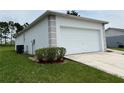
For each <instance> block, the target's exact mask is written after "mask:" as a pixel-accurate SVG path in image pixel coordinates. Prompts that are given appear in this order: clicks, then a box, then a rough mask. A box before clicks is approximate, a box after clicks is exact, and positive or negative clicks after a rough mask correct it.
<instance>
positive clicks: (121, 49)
mask: <svg viewBox="0 0 124 93" xmlns="http://www.w3.org/2000/svg"><path fill="white" fill-rule="evenodd" d="M111 49H114V50H119V51H124V48H111Z"/></svg>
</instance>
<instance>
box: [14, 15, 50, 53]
mask: <svg viewBox="0 0 124 93" xmlns="http://www.w3.org/2000/svg"><path fill="white" fill-rule="evenodd" d="M24 38H25V39H24ZM24 40H25V41H24ZM32 40H35V45H34V46H33V51H32ZM19 44H23V45H24V51H25V52H27V53H28V54H32V53H33V54H34V53H35V50H36V49H39V48H44V47H49V39H48V18H47V17H46V18H45V19H43V20H42V21H40V22H39V23H37V24H36V25H35V26H34V27H32V28H30V29H28V31H26V32H24V33H23V34H21V35H20V36H18V37H17V38H16V45H19Z"/></svg>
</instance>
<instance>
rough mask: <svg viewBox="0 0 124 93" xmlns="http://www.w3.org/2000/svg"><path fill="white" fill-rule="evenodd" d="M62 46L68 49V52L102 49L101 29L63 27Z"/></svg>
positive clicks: (61, 32)
mask: <svg viewBox="0 0 124 93" xmlns="http://www.w3.org/2000/svg"><path fill="white" fill-rule="evenodd" d="M60 46H62V47H65V48H66V49H67V54H74V53H85V52H95V51H100V50H101V46H100V31H98V30H87V29H77V28H64V27H62V28H60Z"/></svg>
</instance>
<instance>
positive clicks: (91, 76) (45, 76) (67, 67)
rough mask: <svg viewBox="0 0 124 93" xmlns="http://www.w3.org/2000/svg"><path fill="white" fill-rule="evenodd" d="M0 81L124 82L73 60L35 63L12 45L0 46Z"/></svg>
mask: <svg viewBox="0 0 124 93" xmlns="http://www.w3.org/2000/svg"><path fill="white" fill-rule="evenodd" d="M0 82H3V83H4V82H7V83H13V82H25V83H33V82H59V83H62V82H63V83H65V82H66V83H69V82H70V83H75V82H94V83H95V82H97V83H99V82H102V83H104V82H124V80H123V79H121V78H118V77H116V76H113V75H110V74H107V73H105V72H102V71H100V70H97V69H95V68H92V67H89V66H87V65H84V64H80V63H77V62H74V61H70V60H65V63H63V64H37V63H35V62H32V61H31V60H29V59H28V56H26V55H20V54H16V53H15V51H14V48H13V47H0Z"/></svg>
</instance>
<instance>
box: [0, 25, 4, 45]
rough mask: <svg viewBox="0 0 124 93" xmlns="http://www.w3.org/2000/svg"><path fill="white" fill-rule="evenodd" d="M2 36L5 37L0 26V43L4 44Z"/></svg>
mask: <svg viewBox="0 0 124 93" xmlns="http://www.w3.org/2000/svg"><path fill="white" fill-rule="evenodd" d="M2 37H3V35H2V28H1V27H0V44H2Z"/></svg>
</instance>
